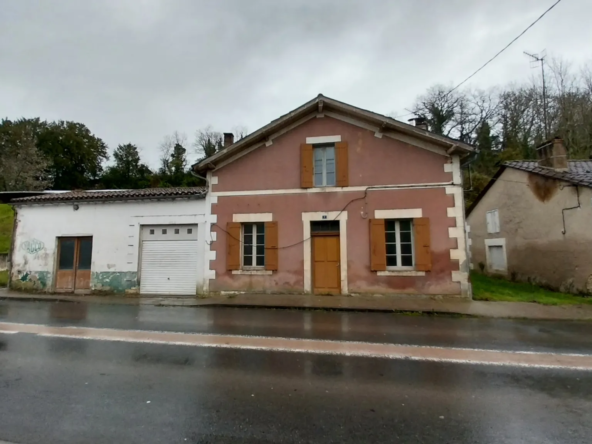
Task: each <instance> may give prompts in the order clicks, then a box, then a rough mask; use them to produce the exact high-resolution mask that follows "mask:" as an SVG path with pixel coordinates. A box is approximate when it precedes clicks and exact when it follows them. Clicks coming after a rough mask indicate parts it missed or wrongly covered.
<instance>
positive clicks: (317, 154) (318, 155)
mask: <svg viewBox="0 0 592 444" xmlns="http://www.w3.org/2000/svg"><path fill="white" fill-rule="evenodd" d="M324 150H325V149H324V148H314V149H313V150H312V151H313V153H314V160H315V164H316V162H317V161H318V160H320V161H321V165H322V162H323V154H324Z"/></svg>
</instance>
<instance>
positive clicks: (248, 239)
mask: <svg viewBox="0 0 592 444" xmlns="http://www.w3.org/2000/svg"><path fill="white" fill-rule="evenodd" d="M243 243H244V244H245V245H253V235H252V234H247V233H245V236H244V238H243Z"/></svg>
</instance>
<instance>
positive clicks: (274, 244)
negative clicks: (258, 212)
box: [265, 222, 278, 271]
mask: <svg viewBox="0 0 592 444" xmlns="http://www.w3.org/2000/svg"><path fill="white" fill-rule="evenodd" d="M265 269H266V270H271V271H277V269H278V223H277V222H265Z"/></svg>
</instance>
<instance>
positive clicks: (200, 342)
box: [0, 322, 592, 370]
mask: <svg viewBox="0 0 592 444" xmlns="http://www.w3.org/2000/svg"><path fill="white" fill-rule="evenodd" d="M0 333H30V334H35V335H39V336H47V337H59V338H69V339H86V340H97V341H115V342H133V343H149V344H168V345H183V346H193V347H218V348H232V349H243V350H263V351H281V352H293V353H316V354H327V355H344V356H359V357H373V358H387V359H409V360H415V361H434V362H453V363H462V364H483V365H508V366H518V367H535V368H560V369H574V370H592V355H582V354H567V353H542V352H520V351H506V350H483V349H460V348H448V347H429V346H416V345H404V344H380V343H371V342H353V341H334V340H320V339H299V338H277V337H267V336H238V335H215V334H202V333H174V332H162V331H144V330H118V329H111V328H86V327H52V326H47V325H38V324H17V323H10V322H0Z"/></svg>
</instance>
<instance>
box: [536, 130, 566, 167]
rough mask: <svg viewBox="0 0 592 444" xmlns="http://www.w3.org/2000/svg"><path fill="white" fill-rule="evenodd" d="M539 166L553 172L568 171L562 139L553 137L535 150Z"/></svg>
mask: <svg viewBox="0 0 592 444" xmlns="http://www.w3.org/2000/svg"><path fill="white" fill-rule="evenodd" d="M536 151H537V156H538V159H539V160H538V163H539V166H541V167H545V168H551V169H553V170H555V171H568V170H569V165H568V163H567V150H566V149H565V145H564V144H563V139H561V138H560V137H555V138H554V139H551V140H549V141H547V142H545V143H543V144H542V145H539V146H538V147H537V149H536Z"/></svg>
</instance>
